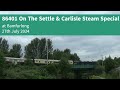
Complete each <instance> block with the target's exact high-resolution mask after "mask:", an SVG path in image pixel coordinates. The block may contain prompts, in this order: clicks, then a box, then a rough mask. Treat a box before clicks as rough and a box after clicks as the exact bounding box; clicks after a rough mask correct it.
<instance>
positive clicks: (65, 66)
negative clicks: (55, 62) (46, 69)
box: [59, 54, 71, 79]
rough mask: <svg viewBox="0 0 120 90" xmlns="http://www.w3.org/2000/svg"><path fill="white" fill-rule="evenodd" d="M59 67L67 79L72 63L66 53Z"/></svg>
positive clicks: (63, 76)
mask: <svg viewBox="0 0 120 90" xmlns="http://www.w3.org/2000/svg"><path fill="white" fill-rule="evenodd" d="M59 68H60V74H61V77H62V79H67V78H68V73H69V72H70V71H71V65H70V64H69V62H68V58H66V55H65V54H64V55H63V56H62V57H61V60H60V62H59Z"/></svg>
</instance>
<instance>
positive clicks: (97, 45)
mask: <svg viewBox="0 0 120 90" xmlns="http://www.w3.org/2000/svg"><path fill="white" fill-rule="evenodd" d="M2 37H3V38H5V39H7V40H8V42H9V44H10V47H11V46H12V45H13V44H15V43H18V44H21V45H22V49H23V50H24V47H25V46H26V45H27V44H28V43H30V41H31V40H32V39H34V38H36V37H38V38H40V39H41V38H44V37H45V38H50V39H51V40H52V42H53V48H54V49H56V48H58V49H60V50H64V49H66V48H69V49H70V50H71V53H77V54H78V55H79V57H80V58H81V60H82V61H87V60H98V59H101V58H102V56H103V57H105V56H109V55H111V56H112V57H115V56H116V57H118V56H120V42H119V40H120V36H2Z"/></svg>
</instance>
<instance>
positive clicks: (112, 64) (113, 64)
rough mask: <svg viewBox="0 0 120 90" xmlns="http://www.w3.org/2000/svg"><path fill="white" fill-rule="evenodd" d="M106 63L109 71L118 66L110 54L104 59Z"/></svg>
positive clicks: (106, 69)
mask: <svg viewBox="0 0 120 90" xmlns="http://www.w3.org/2000/svg"><path fill="white" fill-rule="evenodd" d="M104 65H105V71H106V72H107V73H108V72H109V71H111V70H112V69H114V68H116V62H115V61H114V60H113V59H112V58H111V57H110V56H109V57H108V58H106V59H105V60H104Z"/></svg>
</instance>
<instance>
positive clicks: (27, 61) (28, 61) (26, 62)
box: [24, 59, 34, 66]
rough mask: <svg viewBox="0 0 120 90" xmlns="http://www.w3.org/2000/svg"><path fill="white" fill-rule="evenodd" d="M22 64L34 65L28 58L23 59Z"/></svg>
mask: <svg viewBox="0 0 120 90" xmlns="http://www.w3.org/2000/svg"><path fill="white" fill-rule="evenodd" d="M24 64H25V65H29V66H32V65H34V63H33V61H32V60H30V59H27V60H25V62H24Z"/></svg>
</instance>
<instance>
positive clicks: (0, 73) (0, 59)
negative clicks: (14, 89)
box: [0, 52, 5, 79]
mask: <svg viewBox="0 0 120 90" xmlns="http://www.w3.org/2000/svg"><path fill="white" fill-rule="evenodd" d="M4 65H5V59H4V55H3V53H2V52H0V79H1V78H3V71H4Z"/></svg>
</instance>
